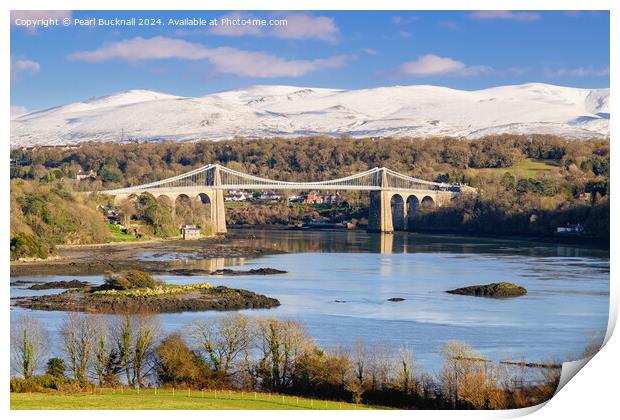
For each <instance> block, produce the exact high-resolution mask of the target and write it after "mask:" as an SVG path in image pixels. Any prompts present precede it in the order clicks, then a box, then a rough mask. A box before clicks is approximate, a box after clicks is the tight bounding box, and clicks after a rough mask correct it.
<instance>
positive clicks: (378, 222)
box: [368, 168, 394, 233]
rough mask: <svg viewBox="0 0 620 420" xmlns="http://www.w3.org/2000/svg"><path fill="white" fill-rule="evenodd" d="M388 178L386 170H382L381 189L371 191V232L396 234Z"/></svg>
mask: <svg viewBox="0 0 620 420" xmlns="http://www.w3.org/2000/svg"><path fill="white" fill-rule="evenodd" d="M388 188H389V185H388V178H387V173H386V171H385V168H381V189H380V190H376V191H370V207H369V208H368V231H369V232H385V233H392V232H394V226H393V224H392V204H391V202H390V200H391V198H392V194H390V192H389V191H388Z"/></svg>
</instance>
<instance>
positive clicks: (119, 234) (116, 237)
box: [108, 225, 140, 242]
mask: <svg viewBox="0 0 620 420" xmlns="http://www.w3.org/2000/svg"><path fill="white" fill-rule="evenodd" d="M108 228H109V229H110V232H112V242H138V241H139V240H140V239H138V238H136V236H135V235H128V234H127V233H125V232H123V231H122V230H121V228H120V227H119V226H117V225H108Z"/></svg>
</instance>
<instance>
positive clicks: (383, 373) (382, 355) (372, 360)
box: [365, 343, 393, 391]
mask: <svg viewBox="0 0 620 420" xmlns="http://www.w3.org/2000/svg"><path fill="white" fill-rule="evenodd" d="M392 348H393V347H392V346H391V345H390V343H374V344H373V345H372V346H371V347H370V348H368V349H366V362H365V365H366V371H367V372H368V375H367V376H368V378H369V379H370V389H372V390H373V391H375V390H377V389H380V388H382V387H383V386H384V385H386V384H387V382H388V380H389V376H390V370H391V369H392V366H391V365H392V361H393V351H392Z"/></svg>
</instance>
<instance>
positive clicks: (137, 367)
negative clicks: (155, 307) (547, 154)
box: [132, 314, 159, 388]
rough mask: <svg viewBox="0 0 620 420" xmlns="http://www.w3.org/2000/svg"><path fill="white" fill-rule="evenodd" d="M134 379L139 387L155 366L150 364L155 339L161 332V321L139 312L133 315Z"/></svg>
mask: <svg viewBox="0 0 620 420" xmlns="http://www.w3.org/2000/svg"><path fill="white" fill-rule="evenodd" d="M133 322H134V328H133V331H134V335H135V338H134V341H133V381H132V384H133V385H134V386H135V387H137V388H139V387H141V386H142V385H143V383H144V377H145V376H146V374H147V373H148V372H149V371H150V370H151V369H152V368H153V366H150V367H149V366H148V364H149V361H150V359H151V358H152V356H153V350H154V347H155V340H156V337H157V334H158V333H159V323H158V322H157V318H156V317H155V316H154V315H150V314H137V315H134V317H133Z"/></svg>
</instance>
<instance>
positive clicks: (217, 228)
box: [210, 189, 227, 235]
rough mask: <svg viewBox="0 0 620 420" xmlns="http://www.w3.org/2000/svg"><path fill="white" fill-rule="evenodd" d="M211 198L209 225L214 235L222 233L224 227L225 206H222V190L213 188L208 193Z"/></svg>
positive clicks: (224, 231)
mask: <svg viewBox="0 0 620 420" xmlns="http://www.w3.org/2000/svg"><path fill="white" fill-rule="evenodd" d="M210 196H211V197H212V199H211V225H212V227H213V233H215V234H216V235H220V234H224V233H226V232H227V229H226V208H225V207H224V191H223V190H221V189H217V190H213V193H212V194H210Z"/></svg>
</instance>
